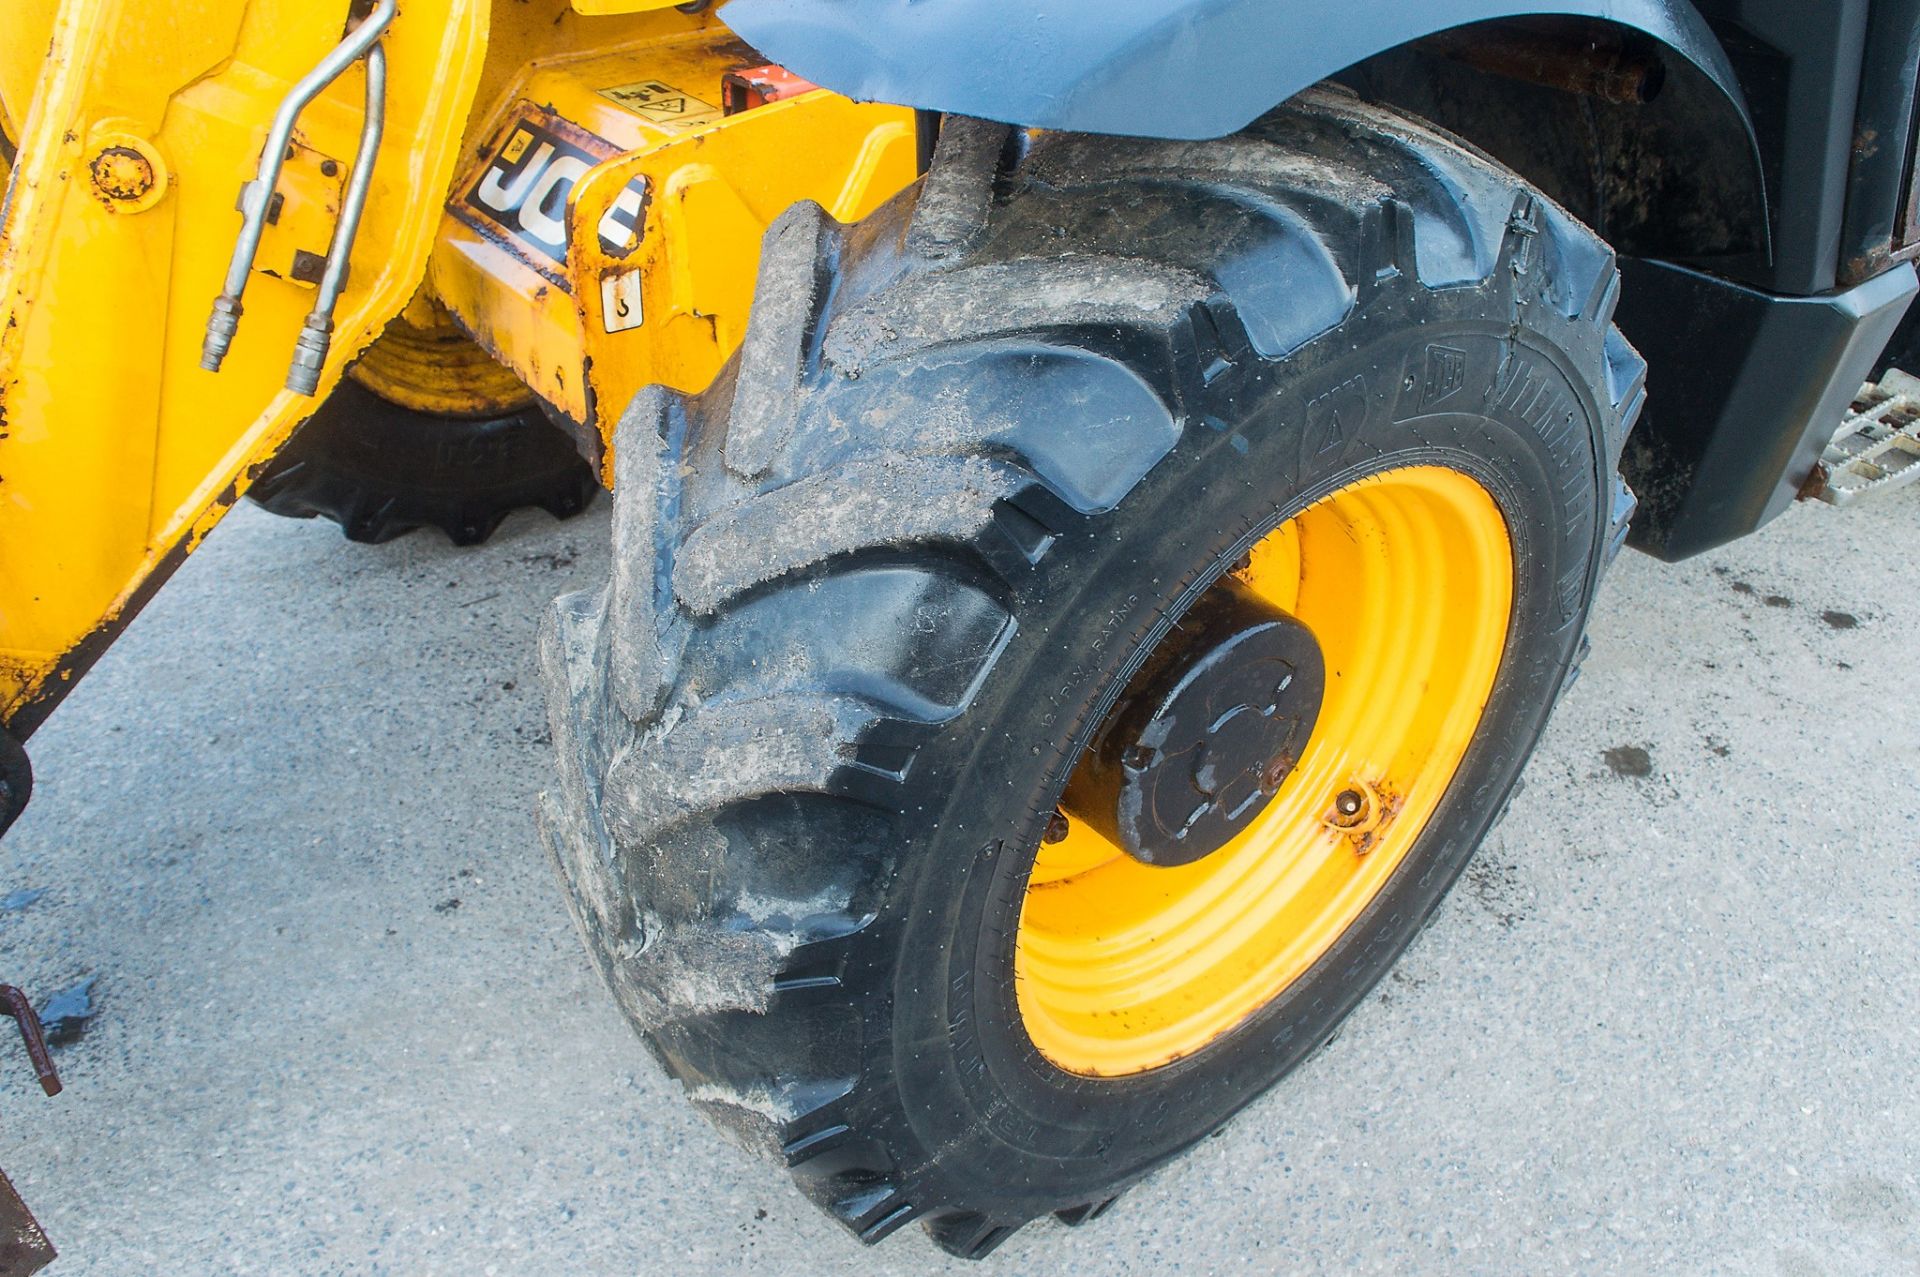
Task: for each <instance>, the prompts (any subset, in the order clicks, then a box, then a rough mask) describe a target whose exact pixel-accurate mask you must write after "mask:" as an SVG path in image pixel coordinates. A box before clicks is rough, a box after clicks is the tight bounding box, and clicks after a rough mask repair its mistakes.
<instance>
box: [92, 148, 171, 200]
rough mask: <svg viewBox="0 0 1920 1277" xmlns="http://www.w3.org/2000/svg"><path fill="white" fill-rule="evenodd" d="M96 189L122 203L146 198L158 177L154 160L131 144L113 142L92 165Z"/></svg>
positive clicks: (104, 195) (110, 198)
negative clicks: (155, 173) (113, 144)
mask: <svg viewBox="0 0 1920 1277" xmlns="http://www.w3.org/2000/svg"><path fill="white" fill-rule="evenodd" d="M88 169H89V171H90V172H91V174H92V176H93V189H94V190H96V191H98V192H99V193H100V194H101V195H102V196H103V197H104V198H106V199H109V200H112V201H114V202H115V203H119V204H132V203H135V202H136V201H139V200H142V199H145V198H146V197H147V196H148V195H149V194H151V193H152V191H153V184H154V182H155V181H156V180H157V179H156V177H155V175H154V172H153V162H152V161H151V160H149V159H148V158H147V157H146V156H144V155H142V154H140V152H138V151H136V150H134V149H133V148H132V147H130V146H109V147H107V148H106V149H105V150H103V151H101V152H100V153H99V154H98V155H96V156H94V157H93V163H92V164H90V165H89V166H88Z"/></svg>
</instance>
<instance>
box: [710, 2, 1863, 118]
mask: <svg viewBox="0 0 1920 1277" xmlns="http://www.w3.org/2000/svg"><path fill="white" fill-rule="evenodd" d="M1783 2H1784V3H1787V4H1798V5H1802V6H1806V7H1814V8H1818V9H1819V10H1820V11H1821V12H1825V10H1826V8H1827V5H1825V4H1820V5H1811V4H1809V0H1783ZM1832 3H1836V4H1842V5H1845V4H1854V3H1858V4H1862V5H1864V4H1865V3H1866V0H1832ZM1541 14H1565V15H1570V16H1574V17H1586V18H1599V19H1604V20H1607V21H1611V22H1616V23H1620V24H1621V25H1624V26H1628V27H1633V28H1637V29H1639V30H1642V31H1645V32H1646V33H1647V34H1649V35H1651V36H1653V37H1655V38H1656V39H1658V40H1660V41H1662V42H1663V43H1665V44H1668V45H1671V46H1672V47H1674V48H1676V49H1678V50H1679V51H1680V52H1681V53H1682V54H1684V55H1685V56H1686V57H1687V58H1688V59H1690V60H1691V61H1693V62H1694V63H1695V64H1697V65H1698V66H1699V67H1700V68H1701V69H1702V70H1704V71H1705V72H1706V73H1707V74H1708V76H1710V77H1711V78H1712V79H1713V80H1714V82H1715V83H1717V84H1718V85H1720V87H1721V89H1722V91H1723V92H1725V93H1727V94H1728V95H1729V96H1730V97H1732V98H1734V99H1735V100H1736V101H1737V100H1738V99H1739V95H1740V90H1739V89H1738V87H1737V85H1736V83H1735V77H1734V74H1733V71H1732V68H1731V66H1730V65H1729V63H1728V61H1727V59H1726V56H1725V54H1724V53H1723V52H1722V50H1721V49H1720V47H1719V44H1718V42H1717V41H1716V40H1715V39H1714V37H1713V33H1712V31H1711V30H1710V29H1709V28H1708V27H1707V25H1706V24H1705V23H1704V22H1703V21H1702V20H1701V17H1700V15H1699V13H1698V12H1696V10H1695V9H1694V8H1693V6H1692V5H1690V4H1688V3H1686V2H1685V0H1549V2H1548V3H1540V2H1539V0H1424V2H1423V3H1420V4H1408V3H1406V0H1345V2H1344V3H1341V4H1338V5H1325V4H1320V3H1314V2H1312V0H1054V2H1053V3H1029V4H1010V3H1008V2H1007V0H731V2H730V3H728V4H727V5H726V6H725V7H724V8H723V9H722V10H721V14H720V16H721V17H722V19H723V20H725V22H726V23H727V25H728V26H730V27H732V28H733V29H734V30H735V31H736V32H738V33H739V34H740V35H741V36H742V37H743V38H744V39H746V40H748V41H750V42H752V43H753V44H754V45H755V46H756V47H757V48H759V49H760V50H761V52H763V53H765V54H766V55H768V56H769V57H770V58H772V59H774V60H775V61H778V62H780V63H781V64H782V65H784V66H787V67H789V68H791V69H792V70H794V71H796V72H798V73H799V74H801V75H803V76H805V77H806V78H808V79H809V80H812V81H814V82H815V83H816V84H822V85H825V86H826V87H828V88H831V89H835V90H837V91H839V92H841V93H845V94H847V95H849V96H851V97H855V98H861V99H866V100H873V101H883V102H895V103H899V104H901V105H904V106H914V107H921V108H925V109H929V110H937V111H948V112H953V113H956V114H961V115H977V116H983V117H986V118H988V119H995V120H1005V121H1008V122H1010V123H1015V124H1024V125H1033V126H1038V127H1042V128H1054V129H1075V130H1080V131H1085V132H1090V133H1117V134H1125V135H1129V136H1135V137H1169V138H1206V137H1220V136H1223V135H1225V134H1228V133H1231V132H1233V131H1234V130H1236V129H1239V128H1241V127H1243V126H1244V125H1246V124H1248V123H1250V122H1251V121H1253V120H1254V119H1256V118H1258V117H1259V116H1260V115H1262V114H1264V113H1265V112H1266V111H1268V110H1269V109H1270V108H1272V107H1273V106H1275V105H1277V104H1279V103H1280V102H1283V101H1285V100H1286V99H1287V98H1290V97H1292V96H1293V95H1294V94H1296V93H1298V92H1300V90H1302V89H1304V88H1306V87H1308V86H1309V85H1311V84H1314V83H1315V82H1317V81H1319V80H1323V79H1325V78H1326V77H1328V76H1330V75H1332V74H1333V73H1334V72H1336V71H1340V70H1342V69H1344V68H1346V67H1349V66H1352V65H1353V64H1355V63H1356V62H1359V61H1361V60H1362V59H1365V58H1368V57H1371V56H1372V55H1374V54H1376V53H1379V52H1381V51H1383V50H1386V49H1391V48H1394V47H1396V46H1398V45H1402V44H1405V43H1408V42H1409V41H1412V40H1417V39H1420V38H1421V37H1423V36H1428V35H1432V34H1434V33H1435V32H1439V31H1445V30H1448V29H1451V28H1453V27H1457V26H1463V25H1465V24H1467V23H1472V22H1483V21H1489V20H1492V19H1498V18H1513V17H1523V16H1529V15H1541Z"/></svg>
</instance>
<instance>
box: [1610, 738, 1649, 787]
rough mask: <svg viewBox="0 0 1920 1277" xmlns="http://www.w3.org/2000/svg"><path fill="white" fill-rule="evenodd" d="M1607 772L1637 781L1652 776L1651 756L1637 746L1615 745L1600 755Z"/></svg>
mask: <svg viewBox="0 0 1920 1277" xmlns="http://www.w3.org/2000/svg"><path fill="white" fill-rule="evenodd" d="M1600 756H1601V757H1602V758H1604V759H1606V760H1607V770H1608V771H1610V772H1612V773H1613V774H1614V775H1616V776H1621V777H1625V778H1627V779H1630V780H1638V779H1641V778H1643V777H1647V776H1651V775H1653V755H1652V754H1649V753H1648V752H1647V751H1646V750H1644V749H1642V748H1641V747H1640V746H1638V745H1615V746H1614V747H1613V748H1612V749H1609V750H1606V751H1604V752H1603V753H1602V754H1601V755H1600Z"/></svg>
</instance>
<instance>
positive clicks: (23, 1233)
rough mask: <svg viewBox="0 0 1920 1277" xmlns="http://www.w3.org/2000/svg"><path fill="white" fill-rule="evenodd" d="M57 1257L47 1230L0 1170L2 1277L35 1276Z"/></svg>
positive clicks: (0, 1251) (0, 1256) (0, 1261)
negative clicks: (48, 1238) (41, 1225)
mask: <svg viewBox="0 0 1920 1277" xmlns="http://www.w3.org/2000/svg"><path fill="white" fill-rule="evenodd" d="M57 1257H58V1252H57V1251H55V1250H54V1248H53V1243H52V1242H50V1241H48V1240H47V1233H46V1230H45V1229H43V1228H41V1227H40V1222H39V1221H38V1220H36V1219H35V1218H34V1217H33V1212H32V1211H30V1210H28V1209H27V1204H26V1203H25V1202H23V1201H21V1200H20V1194H19V1193H16V1192H15V1191H14V1189H13V1182H12V1181H11V1180H9V1179H8V1178H7V1177H6V1175H5V1174H4V1173H0V1277H31V1274H33V1273H37V1272H39V1271H40V1270H41V1269H42V1268H45V1267H46V1266H47V1265H48V1264H50V1263H52V1262H53V1261H54V1259H55V1258H57Z"/></svg>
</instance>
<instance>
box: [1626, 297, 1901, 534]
mask: <svg viewBox="0 0 1920 1277" xmlns="http://www.w3.org/2000/svg"><path fill="white" fill-rule="evenodd" d="M1622 269H1623V271H1624V274H1625V288H1624V290H1623V300H1622V302H1621V306H1620V312H1619V323H1620V327H1621V329H1622V330H1623V331H1624V332H1625V333H1626V335H1627V338H1628V339H1629V340H1630V341H1632V342H1633V343H1634V345H1635V346H1637V347H1638V348H1639V349H1640V352H1641V353H1642V354H1643V355H1645V356H1646V357H1647V361H1648V364H1649V371H1648V374H1647V393H1648V399H1647V414H1646V416H1645V417H1644V418H1643V419H1642V420H1641V423H1640V425H1639V426H1638V427H1637V428H1636V429H1635V430H1634V432H1633V437H1632V439H1630V440H1629V441H1628V445H1627V455H1626V458H1625V468H1626V474H1627V481H1628V482H1629V483H1631V484H1633V486H1634V489H1635V491H1636V492H1637V493H1638V494H1639V496H1640V503H1641V504H1640V510H1641V512H1640V515H1639V517H1638V518H1636V519H1635V520H1634V525H1633V534H1632V544H1633V545H1635V546H1636V547H1638V548H1639V549H1642V550H1645V551H1647V552H1649V553H1651V554H1655V555H1658V556H1659V557H1660V558H1663V559H1683V558H1686V557H1687V556H1689V555H1693V554H1698V553H1700V552H1701V551H1703V550H1710V549H1712V548H1713V547H1715V546H1718V545H1723V544H1725V543H1726V542H1728V541H1732V540H1734V539H1735V538H1738V537H1742V536H1745V535H1746V534H1747V533H1749V532H1753V531H1755V530H1757V529H1758V528H1760V527H1761V526H1763V525H1764V524H1766V523H1767V522H1769V521H1770V520H1772V519H1773V518H1774V517H1776V516H1777V515H1779V514H1780V513H1781V512H1783V511H1784V510H1786V508H1787V507H1788V506H1789V505H1791V504H1792V503H1793V500H1794V497H1795V496H1796V495H1798V493H1799V492H1800V490H1801V487H1802V486H1803V485H1804V484H1805V482H1806V480H1807V478H1808V476H1809V475H1811V474H1812V472H1813V468H1814V465H1815V464H1816V463H1817V462H1818V461H1819V459H1820V452H1821V449H1822V447H1823V446H1824V445H1825V444H1826V442H1827V440H1828V438H1829V437H1830V436H1831V435H1832V432H1833V430H1834V428H1835V427H1836V426H1838V425H1839V423H1840V419H1841V414H1842V413H1843V412H1844V411H1845V410H1846V407H1847V405H1848V403H1849V402H1850V401H1851V400H1852V398H1853V396H1854V395H1855V393H1857V392H1858V391H1859V389H1860V385H1861V383H1862V382H1863V381H1864V380H1865V379H1866V376H1867V374H1868V372H1869V371H1871V369H1872V367H1873V362H1874V360H1875V358H1877V357H1878V355H1879V354H1880V351H1881V350H1882V349H1883V348H1884V347H1885V346H1886V344H1887V340H1888V338H1889V337H1890V336H1891V335H1892V334H1893V330H1894V327H1895V326H1896V325H1897V324H1898V323H1899V322H1900V318H1901V316H1902V315H1904V314H1905V313H1906V311H1907V307H1908V305H1909V304H1910V303H1911V302H1912V301H1913V298H1914V295H1915V293H1916V292H1920V277H1917V276H1916V275H1915V273H1914V269H1913V267H1911V266H1899V267H1896V268H1895V269H1893V270H1891V271H1889V272H1887V273H1886V274H1884V275H1879V276H1876V277H1875V278H1873V279H1870V280H1868V281H1867V282H1866V283H1864V284H1860V285H1858V286H1856V287H1854V288H1853V289H1850V290H1848V291H1846V292H1841V293H1830V294H1828V295H1826V296H1821V297H1781V296H1776V295H1772V294H1768V293H1763V292H1759V291H1757V290H1755V289H1751V288H1746V287H1743V286H1741V285H1739V284H1735V283H1730V282H1728V281H1727V280H1723V279H1716V278H1714V277H1713V276H1710V275H1703V274H1700V273H1699V272H1697V271H1692V270H1688V269H1686V268H1685V267H1681V266H1675V265H1673V264H1671V263H1667V262H1656V261H1644V260H1638V259H1628V260H1626V261H1624V262H1623V263H1622Z"/></svg>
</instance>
